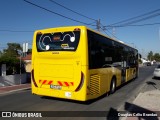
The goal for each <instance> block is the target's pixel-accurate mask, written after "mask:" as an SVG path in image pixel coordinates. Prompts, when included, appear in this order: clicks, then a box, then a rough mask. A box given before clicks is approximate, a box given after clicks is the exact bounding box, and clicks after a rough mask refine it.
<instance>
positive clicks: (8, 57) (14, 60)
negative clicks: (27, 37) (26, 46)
mask: <svg viewBox="0 0 160 120" xmlns="http://www.w3.org/2000/svg"><path fill="white" fill-rule="evenodd" d="M7 45H8V47H7V49H4V50H3V53H2V55H1V56H0V65H2V64H6V67H7V71H6V74H7V75H10V74H16V73H20V59H19V56H20V54H19V51H21V50H22V48H21V46H20V44H19V43H7ZM21 63H22V65H21V66H22V67H21V72H22V73H24V72H25V69H24V62H23V61H22V62H21Z"/></svg>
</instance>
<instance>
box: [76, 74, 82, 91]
mask: <svg viewBox="0 0 160 120" xmlns="http://www.w3.org/2000/svg"><path fill="white" fill-rule="evenodd" d="M83 83H84V73H83V72H81V80H80V83H79V85H78V87H77V88H76V90H75V92H78V91H79V90H80V89H81V88H82V86H83Z"/></svg>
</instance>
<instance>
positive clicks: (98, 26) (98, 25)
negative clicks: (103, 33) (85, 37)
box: [96, 19, 101, 32]
mask: <svg viewBox="0 0 160 120" xmlns="http://www.w3.org/2000/svg"><path fill="white" fill-rule="evenodd" d="M96 25H97V31H99V32H100V28H101V22H100V19H98V20H97V22H96Z"/></svg>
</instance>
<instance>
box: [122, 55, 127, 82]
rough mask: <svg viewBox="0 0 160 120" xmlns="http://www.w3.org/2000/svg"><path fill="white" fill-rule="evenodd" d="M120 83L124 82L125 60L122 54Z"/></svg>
mask: <svg viewBox="0 0 160 120" xmlns="http://www.w3.org/2000/svg"><path fill="white" fill-rule="evenodd" d="M121 76H122V78H121V84H123V83H125V82H126V61H125V60H124V57H123V56H122V64H121Z"/></svg>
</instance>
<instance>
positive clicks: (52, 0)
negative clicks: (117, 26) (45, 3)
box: [49, 0, 97, 21]
mask: <svg viewBox="0 0 160 120" xmlns="http://www.w3.org/2000/svg"><path fill="white" fill-rule="evenodd" d="M49 1H50V2H52V3H54V4H56V5H59V6H61V7H63V8H65V9H67V10H69V11H71V12H73V13H75V14H77V15H80V16H82V17H85V18H87V19H90V20H94V21H97V20H95V19H93V18H91V17H88V16H86V15H83V14H81V13H78V12H76V11H75V10H72V9H70V8H68V7H66V6H64V5H62V4H60V3H58V2H55V1H54V0H49Z"/></svg>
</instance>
